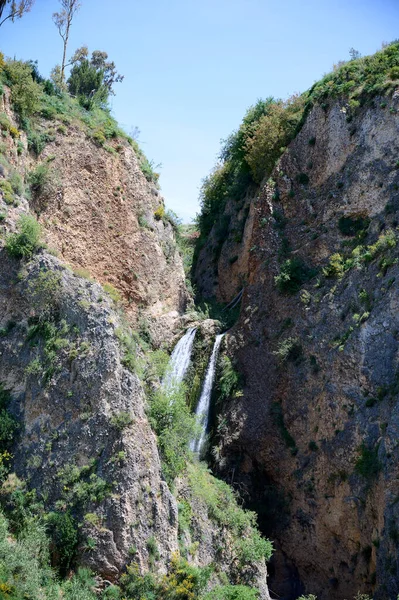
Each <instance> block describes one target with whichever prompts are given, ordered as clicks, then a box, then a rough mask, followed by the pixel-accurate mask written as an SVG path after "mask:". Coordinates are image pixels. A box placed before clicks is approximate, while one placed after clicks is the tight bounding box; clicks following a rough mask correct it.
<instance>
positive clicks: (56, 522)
mask: <svg viewBox="0 0 399 600" xmlns="http://www.w3.org/2000/svg"><path fill="white" fill-rule="evenodd" d="M48 523H49V526H50V533H51V537H52V539H53V541H54V544H55V546H56V548H57V555H58V567H59V569H60V572H61V573H62V574H63V575H66V573H67V572H68V570H69V569H70V567H71V565H72V561H73V559H74V556H75V552H76V548H77V545H78V531H77V523H76V521H75V519H74V518H73V517H72V516H71V515H70V514H69V513H68V512H66V513H59V512H53V513H49V515H48Z"/></svg>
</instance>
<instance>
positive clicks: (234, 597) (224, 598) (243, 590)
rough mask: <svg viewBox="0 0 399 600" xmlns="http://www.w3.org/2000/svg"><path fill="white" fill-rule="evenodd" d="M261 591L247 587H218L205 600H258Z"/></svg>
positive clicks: (206, 595)
mask: <svg viewBox="0 0 399 600" xmlns="http://www.w3.org/2000/svg"><path fill="white" fill-rule="evenodd" d="M258 598H259V591H258V590H256V589H253V588H250V587H248V586H246V585H223V586H217V587H215V588H214V589H213V590H211V591H210V592H208V593H206V594H205V595H204V597H203V600H258Z"/></svg>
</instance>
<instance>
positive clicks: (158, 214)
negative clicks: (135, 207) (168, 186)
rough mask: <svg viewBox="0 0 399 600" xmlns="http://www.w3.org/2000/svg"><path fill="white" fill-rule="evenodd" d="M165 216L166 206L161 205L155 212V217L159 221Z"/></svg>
mask: <svg viewBox="0 0 399 600" xmlns="http://www.w3.org/2000/svg"><path fill="white" fill-rule="evenodd" d="M164 216H165V207H164V206H159V207H158V208H157V210H156V211H155V212H154V217H155V218H156V220H157V221H161V220H162V219H163V217H164Z"/></svg>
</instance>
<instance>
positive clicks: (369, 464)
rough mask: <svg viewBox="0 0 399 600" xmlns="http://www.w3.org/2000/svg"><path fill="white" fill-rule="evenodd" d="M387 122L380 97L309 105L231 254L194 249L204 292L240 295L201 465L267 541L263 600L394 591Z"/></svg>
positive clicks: (391, 184) (394, 267)
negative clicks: (240, 500) (267, 589)
mask: <svg viewBox="0 0 399 600" xmlns="http://www.w3.org/2000/svg"><path fill="white" fill-rule="evenodd" d="M351 83H353V82H351ZM348 85H350V83H349V84H348ZM398 111H399V93H398V92H397V91H394V89H393V90H392V91H391V92H390V93H388V94H384V95H380V96H378V95H377V96H376V95H369V96H367V97H363V98H362V102H360V103H359V102H356V103H354V102H351V101H349V99H348V96H347V95H345V94H341V95H340V94H338V97H336V98H331V97H329V98H328V97H327V99H325V100H323V101H319V102H314V103H313V105H312V107H311V108H310V110H309V111H308V113H307V116H306V119H305V121H304V123H303V125H302V127H301V129H300V131H299V133H298V134H297V135H296V137H295V138H294V140H293V141H292V142H291V143H290V144H289V146H288V148H287V150H286V151H285V152H284V154H283V155H282V157H281V159H280V160H279V161H278V163H277V165H276V167H275V168H274V170H273V172H272V173H271V177H269V176H267V177H266V178H265V180H264V181H263V182H262V184H261V185H260V187H259V189H258V192H257V193H255V194H253V193H252V196H253V197H252V199H251V200H250V202H249V210H247V213H248V214H249V217H248V219H247V220H246V225H245V229H244V236H243V237H242V240H240V241H239V244H241V246H240V245H237V240H235V239H234V233H232V232H233V230H234V227H235V226H234V224H232V222H231V220H230V226H229V228H228V230H227V234H226V238H225V240H224V241H223V242H222V244H223V245H222V248H221V251H220V254H219V256H218V257H217V258H216V260H215V255H214V254H213V255H212V248H211V244H212V242H210V243H209V244H208V245H205V247H204V248H203V249H202V250H201V252H200V253H199V260H198V263H197V267H196V269H197V270H196V277H197V281H198V284H199V285H200V286H201V284H202V282H204V283H203V287H202V293H203V294H204V295H205V296H212V295H213V296H216V297H217V298H218V299H219V300H223V301H230V300H231V299H232V298H234V296H235V295H236V293H237V291H238V290H239V289H240V288H241V287H242V285H243V283H244V285H245V290H244V294H243V300H242V308H241V315H240V319H239V321H238V323H237V324H236V326H235V327H234V328H233V329H232V330H231V331H230V332H229V334H228V335H227V336H226V344H227V354H228V355H229V356H230V358H231V359H232V360H233V363H235V366H236V369H237V371H238V372H239V373H240V374H241V380H242V382H243V390H242V395H241V394H239V395H238V396H237V395H236V397H234V398H230V399H228V400H227V401H225V402H224V403H223V406H222V408H220V413H221V414H220V416H219V426H218V428H217V431H216V428H215V436H214V444H215V446H216V449H214V451H213V455H214V456H216V457H217V460H216V464H219V470H220V472H221V473H223V475H224V477H225V478H227V479H228V480H229V481H231V480H233V481H235V483H236V485H237V486H238V487H240V489H244V490H246V493H247V494H248V498H249V505H250V506H252V508H255V509H256V510H257V511H258V514H259V515H260V519H261V524H262V528H263V530H264V532H266V533H267V534H269V535H270V536H271V537H272V539H274V540H276V543H277V552H276V554H275V558H274V565H272V569H273V573H272V578H271V583H270V586H271V590H273V591H274V592H276V593H278V594H279V597H285V598H295V597H297V596H298V595H299V593H300V592H303V591H304V590H306V592H308V593H314V594H317V596H318V598H326V599H327V598H329V599H331V598H337V599H338V598H340V599H342V598H348V597H353V596H355V595H356V593H357V592H358V591H361V592H363V593H373V594H374V596H373V597H374V598H393V597H396V595H397V593H398V589H399V571H398V563H397V552H398V542H399V536H398V527H399V525H398V518H399V514H398V509H397V506H398V504H397V500H398V486H397V478H398V469H397V464H398V452H399V449H398V443H397V428H398V423H399V420H398V419H399V416H398V410H397V400H398V390H399V388H398V371H397V369H398V349H399V347H398V340H399V338H398V330H399V327H398V314H397V313H398V311H397V303H398V290H397V282H398V277H399V267H398V258H399V255H398V247H399V246H398V241H399V240H398V220H397V219H398V213H397V211H398V208H399V171H398V158H397V157H398V154H399V144H398V139H399V138H398V128H399V117H398V114H399V112H398ZM247 201H248V200H246V202H247ZM229 210H230V208H229V203H227V205H226V211H227V213H228V212H229ZM240 210H241V209H240ZM236 222H237V220H236ZM212 235H213V236H215V235H216V233H215V229H214V230H213V234H212ZM210 239H212V236H210ZM237 254H238V259H237V258H236V255H237ZM207 269H212V270H213V272H214V277H213V280H212V282H210V283H209V279H207V278H206V277H205V278H202V274H203V273H204V272H205V271H206V270H207ZM240 278H241V280H240ZM221 422H222V423H223V428H221V427H220V423H221Z"/></svg>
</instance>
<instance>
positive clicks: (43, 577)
mask: <svg viewBox="0 0 399 600" xmlns="http://www.w3.org/2000/svg"><path fill="white" fill-rule="evenodd" d="M0 564H1V575H0V577H1V579H0V582H1V586H2V592H3V593H2V594H1V596H2V598H4V599H8V598H9V599H10V600H14V599H15V600H19V599H22V598H32V599H33V598H43V600H51V599H53V598H54V595H53V592H52V590H55V588H56V581H55V577H54V574H53V572H52V570H51V569H50V567H49V544H48V539H47V537H46V534H45V529H44V526H43V523H42V522H40V521H38V520H37V519H36V520H34V519H32V518H31V519H30V521H29V524H28V525H26V526H25V527H24V529H23V531H22V533H21V534H19V535H18V537H17V538H16V539H14V538H13V537H12V536H11V534H10V532H9V531H8V523H7V520H6V518H5V517H4V516H3V514H1V513H0Z"/></svg>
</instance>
